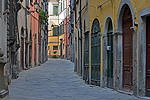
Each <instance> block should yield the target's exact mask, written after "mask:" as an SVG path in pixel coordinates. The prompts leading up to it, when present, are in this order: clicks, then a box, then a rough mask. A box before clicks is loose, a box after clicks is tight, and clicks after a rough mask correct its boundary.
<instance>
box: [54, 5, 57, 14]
mask: <svg viewBox="0 0 150 100" xmlns="http://www.w3.org/2000/svg"><path fill="white" fill-rule="evenodd" d="M53 15H58V6H53Z"/></svg>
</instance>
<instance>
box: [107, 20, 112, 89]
mask: <svg viewBox="0 0 150 100" xmlns="http://www.w3.org/2000/svg"><path fill="white" fill-rule="evenodd" d="M112 31H113V27H112V21H111V20H110V22H109V25H108V33H107V39H108V40H107V41H108V42H107V43H108V44H107V46H109V47H110V49H108V50H107V87H108V88H113V36H112Z"/></svg>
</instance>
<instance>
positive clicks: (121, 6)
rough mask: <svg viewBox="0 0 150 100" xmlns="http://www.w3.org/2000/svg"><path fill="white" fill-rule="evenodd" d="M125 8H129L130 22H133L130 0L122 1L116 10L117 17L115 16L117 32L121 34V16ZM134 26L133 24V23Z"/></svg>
mask: <svg viewBox="0 0 150 100" xmlns="http://www.w3.org/2000/svg"><path fill="white" fill-rule="evenodd" d="M126 6H129V8H130V11H131V15H132V21H133V22H134V18H135V16H134V11H133V7H132V4H131V1H130V0H122V1H121V3H120V6H119V9H118V15H117V31H120V32H121V33H122V27H120V26H122V18H123V14H124V10H125V8H126ZM133 26H134V23H133Z"/></svg>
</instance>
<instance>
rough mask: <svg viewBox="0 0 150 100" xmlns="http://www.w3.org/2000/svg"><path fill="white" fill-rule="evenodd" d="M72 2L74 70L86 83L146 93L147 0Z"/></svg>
mask: <svg viewBox="0 0 150 100" xmlns="http://www.w3.org/2000/svg"><path fill="white" fill-rule="evenodd" d="M74 2H75V7H74V19H75V20H74V48H75V50H74V56H75V71H77V73H78V74H79V75H80V76H82V77H83V79H84V80H85V81H86V82H87V83H89V84H93V85H99V86H101V87H108V88H112V89H114V90H117V91H125V92H128V93H131V94H133V95H135V96H149V87H150V86H149V84H148V83H149V67H148V66H149V63H148V59H149V58H148V57H149V56H148V55H149V52H148V48H149V46H148V45H149V42H148V41H149V38H148V36H149V7H150V3H149V2H148V0H144V1H140V0H108V1H106V0H96V1H93V0H76V1H74ZM78 12H79V13H78ZM80 13H81V14H80ZM87 44H88V45H87Z"/></svg>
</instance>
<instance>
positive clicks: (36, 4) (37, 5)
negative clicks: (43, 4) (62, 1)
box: [30, 0, 39, 13]
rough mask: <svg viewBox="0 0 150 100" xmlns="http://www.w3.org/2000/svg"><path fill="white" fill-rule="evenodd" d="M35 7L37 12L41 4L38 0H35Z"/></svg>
mask: <svg viewBox="0 0 150 100" xmlns="http://www.w3.org/2000/svg"><path fill="white" fill-rule="evenodd" d="M34 9H35V11H36V12H37V10H38V9H39V4H38V3H37V0H35V2H34ZM35 11H30V12H33V13H34V12H35Z"/></svg>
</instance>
